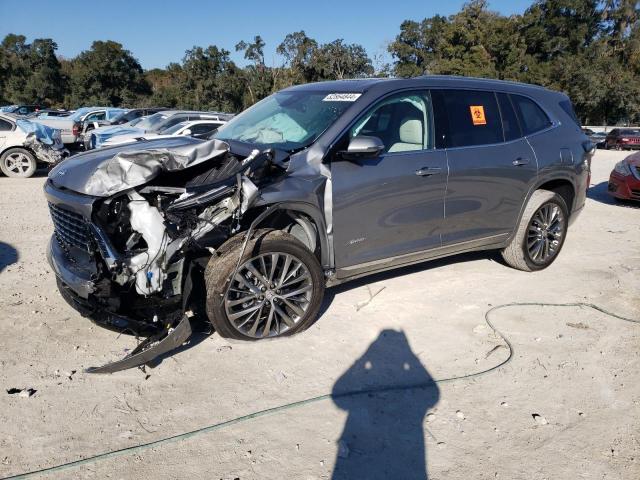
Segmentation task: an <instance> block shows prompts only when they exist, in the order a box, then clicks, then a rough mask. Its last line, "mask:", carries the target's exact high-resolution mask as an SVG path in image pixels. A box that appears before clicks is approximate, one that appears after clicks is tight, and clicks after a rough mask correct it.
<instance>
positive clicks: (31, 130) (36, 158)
mask: <svg viewBox="0 0 640 480" xmlns="http://www.w3.org/2000/svg"><path fill="white" fill-rule="evenodd" d="M68 154H69V152H68V150H66V149H65V148H64V145H63V144H62V140H61V138H60V130H55V129H53V128H49V127H47V126H45V125H41V124H39V123H35V122H31V121H29V120H24V119H17V118H14V117H11V116H9V115H4V114H0V171H2V173H4V174H5V175H6V176H8V177H23V178H26V177H30V176H32V175H33V174H34V173H35V171H36V168H37V167H38V164H42V163H48V164H50V165H55V164H57V163H58V162H60V161H62V160H63V159H64V158H65V157H66V156H67V155H68Z"/></svg>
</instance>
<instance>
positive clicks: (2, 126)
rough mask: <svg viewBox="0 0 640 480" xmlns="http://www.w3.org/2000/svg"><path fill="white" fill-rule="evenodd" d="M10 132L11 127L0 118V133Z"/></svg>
mask: <svg viewBox="0 0 640 480" xmlns="http://www.w3.org/2000/svg"><path fill="white" fill-rule="evenodd" d="M11 130H13V125H11V123H10V122H7V121H6V120H3V119H1V118H0V132H10V131H11Z"/></svg>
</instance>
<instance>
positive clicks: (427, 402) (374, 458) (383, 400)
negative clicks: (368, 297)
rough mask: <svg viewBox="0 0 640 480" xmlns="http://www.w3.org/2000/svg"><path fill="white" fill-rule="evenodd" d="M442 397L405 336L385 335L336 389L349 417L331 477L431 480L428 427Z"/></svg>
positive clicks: (388, 332) (336, 479)
mask: <svg viewBox="0 0 640 480" xmlns="http://www.w3.org/2000/svg"><path fill="white" fill-rule="evenodd" d="M407 386H411V387H412V388H405V387H407ZM354 391H357V392H361V393H358V394H356V395H353V394H351V393H348V392H354ZM439 396H440V394H439V389H438V386H437V385H436V383H435V382H434V380H433V378H432V377H431V375H430V374H429V372H428V371H427V369H426V368H425V367H424V366H423V365H422V363H421V362H420V360H419V359H418V357H417V356H416V355H415V354H414V353H413V352H412V351H411V347H410V346H409V342H408V341H407V337H406V336H405V334H404V333H403V332H398V331H395V330H383V331H382V332H381V333H380V335H379V336H378V338H377V339H376V340H375V341H374V342H373V343H372V344H371V345H370V346H369V348H368V349H367V351H366V352H365V353H364V354H363V355H362V356H361V357H360V358H359V359H357V360H356V361H355V363H354V364H353V365H351V367H349V369H348V370H347V371H346V372H345V373H344V374H343V375H342V376H341V377H340V378H339V379H338V380H337V381H336V383H335V385H334V386H333V391H332V399H333V401H334V402H335V404H336V405H337V406H338V407H339V408H340V409H342V410H346V411H347V412H348V417H347V421H346V423H345V426H344V429H343V431H342V435H341V436H340V440H339V442H338V455H337V458H336V462H335V468H334V471H333V476H332V478H333V479H334V480H345V479H349V480H353V479H357V478H362V479H364V478H366V479H391V478H393V479H403V480H410V479H425V478H427V465H426V447H425V429H424V427H423V423H424V417H425V414H426V413H427V411H428V410H429V409H430V408H432V407H433V406H435V405H436V403H437V402H438V399H439Z"/></svg>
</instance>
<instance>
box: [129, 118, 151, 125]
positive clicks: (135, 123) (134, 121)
mask: <svg viewBox="0 0 640 480" xmlns="http://www.w3.org/2000/svg"><path fill="white" fill-rule="evenodd" d="M146 118H147V117H138V118H134V119H133V120H129V121H128V122H127V123H126V124H125V125H129V126H130V127H133V126H135V125H138V124H139V123H142V121H143V120H145V119H146Z"/></svg>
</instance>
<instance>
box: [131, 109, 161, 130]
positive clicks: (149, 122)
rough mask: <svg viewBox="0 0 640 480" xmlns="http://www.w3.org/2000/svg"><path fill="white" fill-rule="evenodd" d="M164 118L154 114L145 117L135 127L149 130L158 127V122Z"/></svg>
mask: <svg viewBox="0 0 640 480" xmlns="http://www.w3.org/2000/svg"><path fill="white" fill-rule="evenodd" d="M166 118H167V116H166V115H164V114H163V113H154V114H153V115H150V116H148V117H146V118H145V119H144V120H142V121H141V122H140V123H139V124H138V125H136V126H137V127H138V128H142V129H143V130H149V129H151V128H153V127H154V126H155V125H158V124H159V123H160V122H162V121H163V120H164V119H166Z"/></svg>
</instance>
